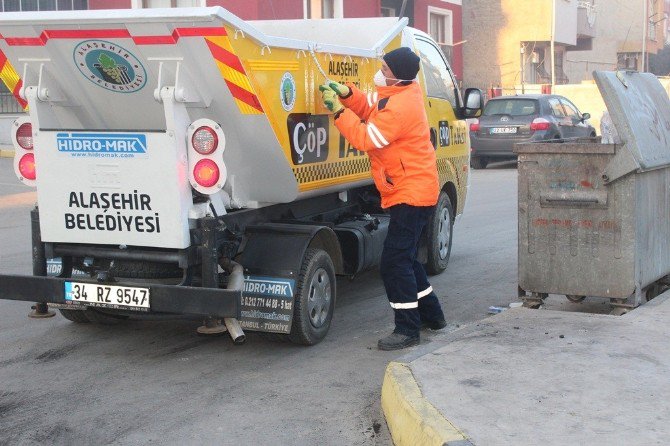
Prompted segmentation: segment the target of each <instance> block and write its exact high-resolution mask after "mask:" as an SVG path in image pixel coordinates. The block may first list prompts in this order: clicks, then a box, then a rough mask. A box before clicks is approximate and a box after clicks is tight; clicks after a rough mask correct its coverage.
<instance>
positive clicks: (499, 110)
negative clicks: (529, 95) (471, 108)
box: [484, 99, 538, 116]
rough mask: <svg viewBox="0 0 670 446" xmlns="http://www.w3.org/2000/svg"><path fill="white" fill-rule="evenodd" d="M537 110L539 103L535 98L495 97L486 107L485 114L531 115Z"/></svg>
mask: <svg viewBox="0 0 670 446" xmlns="http://www.w3.org/2000/svg"><path fill="white" fill-rule="evenodd" d="M537 112H538V103H537V101H536V100H535V99H493V100H490V101H489V102H488V103H487V104H486V107H485V108H484V116H494V115H510V116H530V115H534V114H537Z"/></svg>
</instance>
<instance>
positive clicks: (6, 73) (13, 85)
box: [0, 51, 28, 110]
mask: <svg viewBox="0 0 670 446" xmlns="http://www.w3.org/2000/svg"><path fill="white" fill-rule="evenodd" d="M0 79H2V82H4V83H5V85H6V86H7V88H8V89H9V91H11V92H12V94H13V95H14V97H15V98H16V100H17V101H18V103H19V105H21V108H23V109H24V110H25V109H27V108H28V103H27V102H26V101H25V100H24V99H23V98H22V97H21V96H19V90H20V89H21V86H22V85H23V82H22V81H21V78H20V77H19V74H18V73H17V72H16V70H14V67H13V66H12V64H10V63H9V61H8V60H7V56H5V53H3V52H2V51H0Z"/></svg>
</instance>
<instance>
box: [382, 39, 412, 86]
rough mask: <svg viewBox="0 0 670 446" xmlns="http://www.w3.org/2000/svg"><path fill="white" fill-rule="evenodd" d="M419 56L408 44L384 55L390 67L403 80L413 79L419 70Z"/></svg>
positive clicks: (397, 77)
mask: <svg viewBox="0 0 670 446" xmlns="http://www.w3.org/2000/svg"><path fill="white" fill-rule="evenodd" d="M419 60H420V59H419V56H417V55H416V54H414V52H413V51H412V50H410V49H409V48H407V47H406V46H401V47H400V48H396V49H395V50H393V51H391V52H390V53H386V54H385V55H384V62H386V65H388V67H389V69H390V70H391V72H392V73H393V75H394V76H395V77H396V79H398V80H401V81H411V80H413V79H414V78H415V77H416V73H418V72H419Z"/></svg>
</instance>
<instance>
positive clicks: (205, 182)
mask: <svg viewBox="0 0 670 446" xmlns="http://www.w3.org/2000/svg"><path fill="white" fill-rule="evenodd" d="M219 176H220V171H219V166H217V165H216V163H215V162H214V161H212V160H210V159H207V158H205V159H201V160H200V161H198V162H197V163H196V164H195V167H193V178H194V179H195V181H196V182H197V183H198V184H199V185H200V186H202V187H212V186H214V185H215V184H216V183H217V182H218V181H219Z"/></svg>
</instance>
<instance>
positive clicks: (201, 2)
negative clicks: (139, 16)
mask: <svg viewBox="0 0 670 446" xmlns="http://www.w3.org/2000/svg"><path fill="white" fill-rule="evenodd" d="M197 6H207V2H206V1H205V0H142V8H193V7H197Z"/></svg>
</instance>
